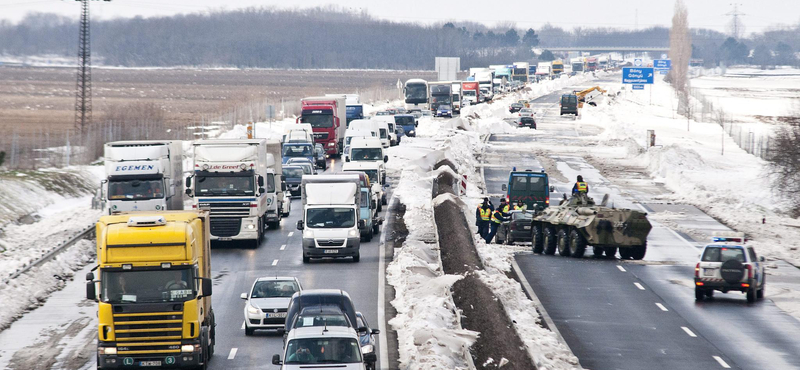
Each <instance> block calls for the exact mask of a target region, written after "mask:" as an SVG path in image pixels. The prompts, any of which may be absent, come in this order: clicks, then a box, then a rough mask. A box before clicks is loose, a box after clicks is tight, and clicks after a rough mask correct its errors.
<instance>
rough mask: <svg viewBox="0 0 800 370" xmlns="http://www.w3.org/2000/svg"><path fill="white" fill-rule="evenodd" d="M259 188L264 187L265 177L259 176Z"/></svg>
mask: <svg viewBox="0 0 800 370" xmlns="http://www.w3.org/2000/svg"><path fill="white" fill-rule="evenodd" d="M258 186H264V176H261V175H258ZM262 193H263V191H262Z"/></svg>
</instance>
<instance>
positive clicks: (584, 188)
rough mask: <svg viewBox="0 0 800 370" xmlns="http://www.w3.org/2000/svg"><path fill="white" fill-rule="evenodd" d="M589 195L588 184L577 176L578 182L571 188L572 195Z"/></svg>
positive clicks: (581, 177)
mask: <svg viewBox="0 0 800 370" xmlns="http://www.w3.org/2000/svg"><path fill="white" fill-rule="evenodd" d="M580 193H583V194H587V193H589V184H587V183H586V182H584V181H583V176H581V175H578V181H577V182H575V185H573V186H572V194H580Z"/></svg>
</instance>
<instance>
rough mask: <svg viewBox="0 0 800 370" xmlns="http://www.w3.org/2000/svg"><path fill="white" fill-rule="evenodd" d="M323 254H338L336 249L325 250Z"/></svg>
mask: <svg viewBox="0 0 800 370" xmlns="http://www.w3.org/2000/svg"><path fill="white" fill-rule="evenodd" d="M325 254H339V250H338V249H326V250H325Z"/></svg>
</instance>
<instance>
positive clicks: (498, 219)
mask: <svg viewBox="0 0 800 370" xmlns="http://www.w3.org/2000/svg"><path fill="white" fill-rule="evenodd" d="M502 206H503V204H502V203H500V207H502ZM506 207H508V205H507V204H506ZM507 220H508V219H507V218H506V214H505V212H503V211H502V208H498V209H496V210H495V211H494V212H492V220H491V224H492V225H491V230H490V231H489V234H488V235H486V238H485V240H486V244H489V243H491V242H492V240H493V239H494V236H495V235H496V234H497V228H499V227H500V224H502V223H503V222H504V221H507Z"/></svg>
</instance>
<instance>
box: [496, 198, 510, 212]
mask: <svg viewBox="0 0 800 370" xmlns="http://www.w3.org/2000/svg"><path fill="white" fill-rule="evenodd" d="M497 209H499V210H500V212H503V215H504V216H505V214H506V213H508V211H509V210H510V209H511V205H509V204H508V203H506V198H500V206H499V207H497Z"/></svg>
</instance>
